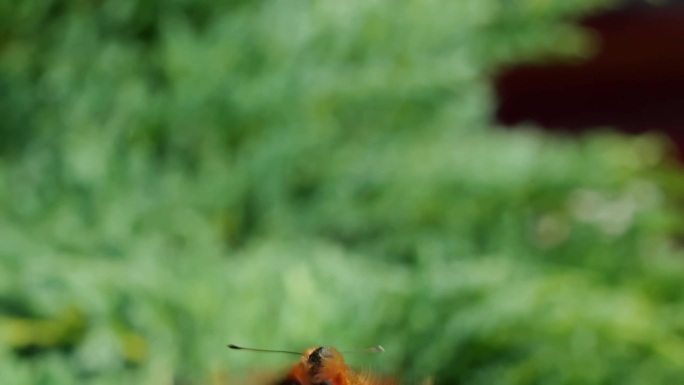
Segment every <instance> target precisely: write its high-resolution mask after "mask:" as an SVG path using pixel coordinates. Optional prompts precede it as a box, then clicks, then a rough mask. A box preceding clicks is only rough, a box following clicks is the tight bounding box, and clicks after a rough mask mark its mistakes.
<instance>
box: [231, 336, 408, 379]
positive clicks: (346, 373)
mask: <svg viewBox="0 0 684 385" xmlns="http://www.w3.org/2000/svg"><path fill="white" fill-rule="evenodd" d="M228 347H229V348H231V349H239V350H252V351H258V352H278V353H289V354H297V355H301V359H300V361H299V362H298V363H297V364H295V365H294V366H293V367H292V369H290V371H289V372H288V373H287V375H286V376H285V377H284V378H283V379H281V380H279V381H277V382H275V383H274V384H273V385H397V384H398V383H397V382H396V381H393V380H390V379H381V378H375V377H373V376H371V375H370V374H365V373H358V372H355V371H353V370H351V369H350V368H349V367H348V366H347V364H346V363H345V362H344V358H343V357H342V354H341V353H340V352H339V351H338V350H337V349H335V348H333V347H322V346H319V347H313V348H309V349H307V350H305V351H304V353H301V354H300V353H297V352H291V351H283V350H264V349H252V348H243V347H240V346H236V345H228ZM382 351H383V349H382V346H375V347H372V348H369V349H366V352H371V353H374V352H375V353H377V352H382Z"/></svg>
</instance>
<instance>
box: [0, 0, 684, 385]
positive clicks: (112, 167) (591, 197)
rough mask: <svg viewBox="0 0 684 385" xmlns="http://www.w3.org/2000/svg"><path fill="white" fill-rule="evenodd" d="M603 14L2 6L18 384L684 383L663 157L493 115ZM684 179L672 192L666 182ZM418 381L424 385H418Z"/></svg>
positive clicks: (6, 319)
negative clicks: (300, 368)
mask: <svg viewBox="0 0 684 385" xmlns="http://www.w3.org/2000/svg"><path fill="white" fill-rule="evenodd" d="M599 6H605V4H604V2H598V1H592V0H573V1H564V2H560V1H543V0H515V1H511V0H506V1H504V0H465V1H446V0H445V1H399V2H397V1H394V2H390V1H385V0H376V1H369V0H347V1H328V0H319V1H296V0H275V1H269V2H262V1H230V2H220V1H210V0H202V1H197V0H194V1H190V0H172V1H166V2H162V1H158V0H141V1H127V0H99V1H95V0H71V1H54V0H53V1H49V0H26V1H20V2H10V1H2V2H0V116H2V119H1V120H0V135H1V138H2V140H1V141H0V178H2V181H3V183H2V184H1V185H0V206H1V207H2V215H0V382H1V383H2V384H76V383H88V384H118V383H124V382H128V383H136V384H226V383H230V380H229V379H231V378H233V379H235V378H238V377H239V376H240V374H241V373H245V370H247V369H249V368H252V369H257V370H258V369H267V368H270V369H273V368H277V367H282V366H284V365H287V364H289V363H290V360H291V357H285V358H282V357H277V356H255V355H252V354H249V353H238V352H231V351H228V350H227V349H226V348H225V344H226V343H229V342H234V343H240V344H245V345H251V346H256V347H266V348H286V349H299V348H301V349H303V348H304V347H307V346H309V345H319V344H325V345H335V346H338V347H341V348H354V347H363V346H369V345H374V344H376V343H383V344H384V345H385V347H386V349H387V354H386V355H384V356H381V357H377V358H376V357H374V358H368V357H365V358H359V357H356V358H352V357H350V361H351V364H352V365H355V366H367V367H372V368H374V369H373V370H378V371H386V372H394V373H399V374H400V375H402V376H404V377H405V378H407V379H411V378H421V377H423V376H426V375H434V376H435V379H436V383H437V384H468V385H471V384H472V385H479V384H498V385H521V384H540V385H542V384H543V385H546V384H549V385H551V384H553V385H560V384H613V383H619V384H623V385H630V384H650V385H655V384H673V383H678V381H679V379H680V378H682V376H683V375H684V340H683V339H682V337H683V336H684V334H683V333H684V307H682V306H681V305H680V303H681V300H682V299H683V298H682V297H683V294H682V291H681V289H680V282H681V277H682V273H683V272H684V266H683V265H682V259H681V252H680V251H679V250H678V248H677V247H676V246H677V245H676V243H675V242H674V241H676V236H677V235H678V234H679V232H680V231H681V222H680V220H679V219H678V218H679V214H680V213H681V210H680V207H679V206H678V201H677V200H676V199H675V197H676V196H681V195H679V194H674V192H680V191H679V190H681V189H680V188H678V187H677V186H682V179H681V177H679V176H677V175H675V174H673V173H671V172H670V171H669V170H667V169H666V167H665V166H664V165H663V162H662V153H663V147H662V143H661V142H660V141H659V140H658V139H657V138H651V137H637V138H625V137H621V136H618V135H613V134H608V133H602V134H594V135H591V136H587V137H584V138H581V139H577V140H568V139H563V138H551V137H548V136H546V135H543V134H542V133H540V132H538V131H536V130H535V129H534V128H533V127H529V128H527V129H523V130H518V131H515V132H511V131H504V130H500V129H497V128H496V127H494V126H493V125H492V123H491V110H492V108H493V100H492V95H491V90H490V85H489V84H488V81H489V80H488V76H489V75H490V74H491V73H492V71H494V70H496V68H497V67H498V66H501V65H502V64H504V63H508V62H512V61H517V60H532V59H540V58H545V57H546V58H548V57H552V56H564V57H570V56H578V55H582V54H583V53H584V52H586V49H587V48H588V47H590V46H591V42H590V41H589V40H588V39H587V36H586V35H584V34H583V33H582V31H578V30H575V29H573V28H571V27H570V26H569V25H568V24H566V23H565V22H563V20H567V18H568V17H571V16H572V15H576V14H578V13H581V12H586V11H588V10H591V9H596V7H599ZM668 187H672V189H668ZM407 382H410V381H407Z"/></svg>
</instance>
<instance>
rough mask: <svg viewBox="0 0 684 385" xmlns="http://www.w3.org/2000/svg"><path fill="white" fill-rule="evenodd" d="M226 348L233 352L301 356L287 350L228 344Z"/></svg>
mask: <svg viewBox="0 0 684 385" xmlns="http://www.w3.org/2000/svg"><path fill="white" fill-rule="evenodd" d="M228 347H229V348H230V349H234V350H250V351H253V352H264V353H287V354H296V355H298V356H301V355H302V353H299V352H292V351H289V350H270V349H255V348H245V347H243V346H237V345H233V344H229V345H228Z"/></svg>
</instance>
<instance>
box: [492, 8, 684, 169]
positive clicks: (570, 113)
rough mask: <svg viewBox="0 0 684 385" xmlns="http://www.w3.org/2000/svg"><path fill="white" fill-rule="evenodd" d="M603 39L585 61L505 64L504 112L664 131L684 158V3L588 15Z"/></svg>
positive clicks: (507, 116)
mask: <svg viewBox="0 0 684 385" xmlns="http://www.w3.org/2000/svg"><path fill="white" fill-rule="evenodd" d="M580 23H581V25H583V26H585V27H586V28H589V29H590V30H592V31H593V32H594V33H595V35H596V37H597V38H598V43H599V47H598V51H597V52H596V54H595V56H593V57H591V58H589V59H587V60H586V61H583V62H581V63H579V64H569V63H553V64H538V65H521V66H517V67H512V68H505V69H504V70H503V71H502V72H501V73H500V74H499V75H498V76H497V77H496V79H495V86H496V92H497V96H498V99H499V106H498V109H497V112H496V118H497V120H498V121H499V122H501V123H503V124H505V125H515V124H519V123H523V122H532V123H536V124H538V125H540V126H542V127H545V128H547V129H549V130H564V131H575V132H580V131H584V130H587V129H590V128H595V127H597V126H611V127H614V128H615V129H618V130H621V131H624V132H628V133H641V132H646V131H653V130H657V131H661V132H664V133H666V134H667V135H668V136H670V137H671V138H672V141H673V142H674V143H675V144H676V145H677V147H678V149H679V157H680V159H684V5H682V2H675V3H671V4H670V5H667V6H658V7H656V6H645V5H633V6H624V7H623V8H621V9H618V10H613V11H609V12H605V13H601V14H597V15H592V16H589V17H587V18H585V19H584V20H581V21H580Z"/></svg>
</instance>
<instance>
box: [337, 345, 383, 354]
mask: <svg viewBox="0 0 684 385" xmlns="http://www.w3.org/2000/svg"><path fill="white" fill-rule="evenodd" d="M384 351H385V348H383V347H382V346H380V345H375V346H371V347H370V348H365V349H360V350H348V351H345V352H342V353H344V354H363V353H370V354H376V353H382V352H384Z"/></svg>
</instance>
